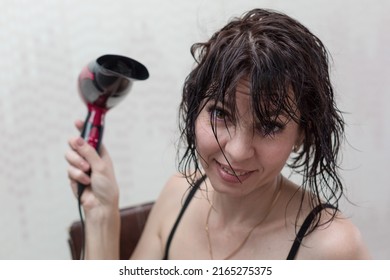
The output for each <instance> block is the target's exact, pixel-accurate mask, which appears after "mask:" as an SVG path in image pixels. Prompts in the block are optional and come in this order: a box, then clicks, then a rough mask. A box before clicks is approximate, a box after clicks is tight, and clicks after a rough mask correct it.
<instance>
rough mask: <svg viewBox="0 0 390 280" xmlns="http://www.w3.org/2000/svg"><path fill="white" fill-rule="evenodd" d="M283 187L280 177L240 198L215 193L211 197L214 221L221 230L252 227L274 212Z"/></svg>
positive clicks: (281, 177)
mask: <svg viewBox="0 0 390 280" xmlns="http://www.w3.org/2000/svg"><path fill="white" fill-rule="evenodd" d="M282 185H283V176H282V175H279V176H278V177H276V178H275V180H274V181H273V182H271V183H270V184H268V185H264V186H263V187H261V188H260V187H259V188H257V189H256V190H254V191H253V192H251V193H248V194H246V195H242V196H239V197H232V196H230V195H228V194H224V193H219V192H216V191H214V192H213V193H212V195H211V197H210V198H211V203H212V204H211V207H212V209H211V210H210V211H212V212H214V214H213V216H214V221H215V222H216V223H218V227H221V228H227V227H231V226H234V225H240V226H244V227H246V226H247V227H252V226H253V225H254V224H255V223H256V222H257V221H259V219H263V218H264V217H266V216H268V215H269V214H270V212H272V210H273V208H274V206H275V204H276V202H277V199H278V197H279V195H280V190H281V188H282Z"/></svg>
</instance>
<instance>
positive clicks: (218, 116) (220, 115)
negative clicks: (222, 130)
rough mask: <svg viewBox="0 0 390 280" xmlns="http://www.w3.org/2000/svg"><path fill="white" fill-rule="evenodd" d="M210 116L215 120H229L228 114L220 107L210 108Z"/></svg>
mask: <svg viewBox="0 0 390 280" xmlns="http://www.w3.org/2000/svg"><path fill="white" fill-rule="evenodd" d="M210 117H211V119H212V120H215V121H227V119H228V114H227V112H226V111H225V110H223V109H219V108H212V109H210Z"/></svg>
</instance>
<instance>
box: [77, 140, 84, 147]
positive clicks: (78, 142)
mask: <svg viewBox="0 0 390 280" xmlns="http://www.w3.org/2000/svg"><path fill="white" fill-rule="evenodd" d="M76 144H77V145H78V146H80V147H81V146H82V145H84V140H83V139H82V138H78V139H77V141H76Z"/></svg>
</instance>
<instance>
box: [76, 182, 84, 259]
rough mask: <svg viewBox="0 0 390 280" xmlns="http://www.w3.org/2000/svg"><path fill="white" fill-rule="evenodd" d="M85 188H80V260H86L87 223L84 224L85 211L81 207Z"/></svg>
mask: <svg viewBox="0 0 390 280" xmlns="http://www.w3.org/2000/svg"><path fill="white" fill-rule="evenodd" d="M83 191H84V188H82V187H81V186H80V185H79V187H78V198H77V200H78V208H79V215H80V223H81V252H80V260H84V259H85V223H84V215H83V209H82V206H81V195H82V194H83Z"/></svg>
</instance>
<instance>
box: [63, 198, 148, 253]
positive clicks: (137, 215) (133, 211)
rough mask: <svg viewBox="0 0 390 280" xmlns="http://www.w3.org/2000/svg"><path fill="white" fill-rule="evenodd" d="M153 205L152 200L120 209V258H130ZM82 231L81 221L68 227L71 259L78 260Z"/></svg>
mask: <svg viewBox="0 0 390 280" xmlns="http://www.w3.org/2000/svg"><path fill="white" fill-rule="evenodd" d="M152 206H153V202H148V203H144V204H141V205H136V206H130V207H127V208H122V209H121V210H120V215H121V232H120V259H121V260H127V259H129V258H130V256H131V254H132V252H133V251H134V249H135V246H136V245H137V243H138V240H139V238H140V236H141V233H142V230H143V228H144V226H145V223H146V220H147V218H148V216H149V212H150V210H151V208H152ZM82 240H83V233H82V228H81V222H80V221H76V222H73V223H72V225H71V226H70V228H69V237H68V243H69V247H70V252H71V256H72V259H73V260H79V259H80V254H81V247H82V242H83V241H82Z"/></svg>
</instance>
